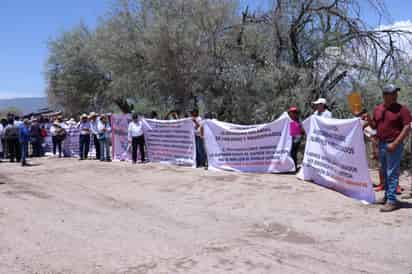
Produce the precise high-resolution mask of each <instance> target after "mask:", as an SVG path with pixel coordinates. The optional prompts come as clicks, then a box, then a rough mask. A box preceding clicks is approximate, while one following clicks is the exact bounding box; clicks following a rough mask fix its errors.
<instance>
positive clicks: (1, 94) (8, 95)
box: [0, 90, 45, 99]
mask: <svg viewBox="0 0 412 274" xmlns="http://www.w3.org/2000/svg"><path fill="white" fill-rule="evenodd" d="M44 96H45V95H42V94H39V93H33V92H19V91H5V90H0V99H14V98H32V97H44Z"/></svg>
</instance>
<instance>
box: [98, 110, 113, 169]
mask: <svg viewBox="0 0 412 274" xmlns="http://www.w3.org/2000/svg"><path fill="white" fill-rule="evenodd" d="M97 130H98V133H99V143H100V161H106V162H110V161H111V159H110V143H109V139H110V136H111V131H112V129H111V127H110V124H109V120H108V119H107V116H106V115H105V114H102V115H101V116H100V121H99V124H98V126H97Z"/></svg>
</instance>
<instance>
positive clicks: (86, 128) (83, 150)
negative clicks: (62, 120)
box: [77, 114, 90, 160]
mask: <svg viewBox="0 0 412 274" xmlns="http://www.w3.org/2000/svg"><path fill="white" fill-rule="evenodd" d="M77 127H78V128H79V129H80V135H79V144H80V160H86V159H87V157H88V155H89V147H90V122H89V120H88V116H87V115H86V114H83V115H82V116H80V122H79V123H78V125H77Z"/></svg>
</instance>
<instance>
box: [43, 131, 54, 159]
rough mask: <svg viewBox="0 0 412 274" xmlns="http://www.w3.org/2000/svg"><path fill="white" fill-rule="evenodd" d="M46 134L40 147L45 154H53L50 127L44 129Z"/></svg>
mask: <svg viewBox="0 0 412 274" xmlns="http://www.w3.org/2000/svg"><path fill="white" fill-rule="evenodd" d="M46 132H47V136H46V137H44V139H43V143H42V148H43V152H44V154H45V155H52V154H53V141H52V136H51V132H50V129H46Z"/></svg>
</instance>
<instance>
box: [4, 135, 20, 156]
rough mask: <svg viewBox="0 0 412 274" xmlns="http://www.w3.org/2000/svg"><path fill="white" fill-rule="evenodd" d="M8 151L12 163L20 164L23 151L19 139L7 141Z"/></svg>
mask: <svg viewBox="0 0 412 274" xmlns="http://www.w3.org/2000/svg"><path fill="white" fill-rule="evenodd" d="M7 151H8V153H9V159H10V162H14V161H16V162H20V156H21V151H20V143H19V140H18V139H8V140H7Z"/></svg>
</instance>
